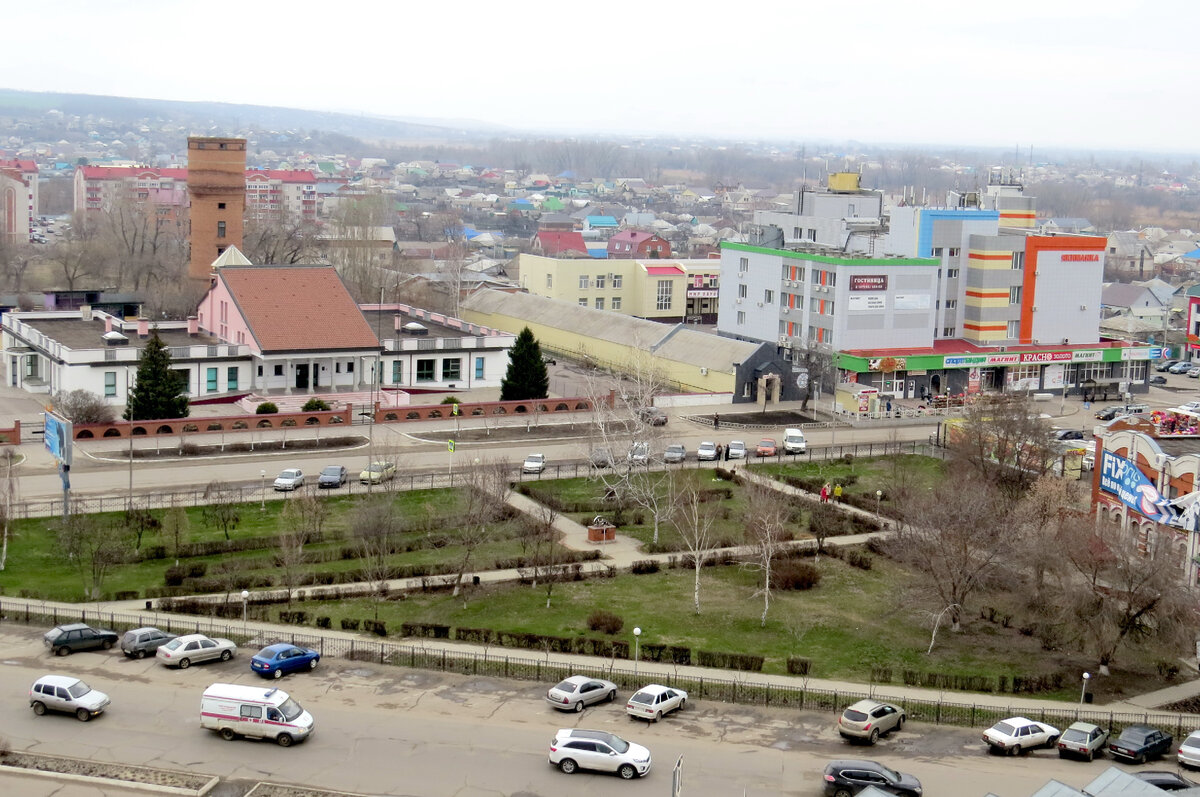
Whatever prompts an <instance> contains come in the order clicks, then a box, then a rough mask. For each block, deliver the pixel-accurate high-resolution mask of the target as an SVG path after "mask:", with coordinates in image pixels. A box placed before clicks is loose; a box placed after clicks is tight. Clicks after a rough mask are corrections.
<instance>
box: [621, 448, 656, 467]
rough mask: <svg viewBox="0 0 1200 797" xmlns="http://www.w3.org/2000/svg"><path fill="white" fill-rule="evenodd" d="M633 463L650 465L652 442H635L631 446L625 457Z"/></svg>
mask: <svg viewBox="0 0 1200 797" xmlns="http://www.w3.org/2000/svg"><path fill="white" fill-rule="evenodd" d="M625 458H626V459H628V460H629V462H630V463H631V464H633V465H649V464H650V444H649V443H634V444H633V445H632V446H630V447H629V453H628V454H627V455H626V457H625Z"/></svg>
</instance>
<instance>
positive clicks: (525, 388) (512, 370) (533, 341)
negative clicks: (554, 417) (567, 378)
mask: <svg viewBox="0 0 1200 797" xmlns="http://www.w3.org/2000/svg"><path fill="white" fill-rule="evenodd" d="M549 389H550V375H549V374H547V373H546V363H545V361H544V360H542V347H541V344H539V343H538V342H537V338H535V337H534V336H533V332H532V331H531V330H530V329H529V327H525V328H524V329H522V330H521V333H520V334H519V335H517V340H516V342H515V343H513V345H512V348H511V349H509V350H508V371H507V372H506V373H505V374H504V379H502V380H501V381H500V400H501V401H526V400H528V399H539V398H546V393H547V391H548V390H549Z"/></svg>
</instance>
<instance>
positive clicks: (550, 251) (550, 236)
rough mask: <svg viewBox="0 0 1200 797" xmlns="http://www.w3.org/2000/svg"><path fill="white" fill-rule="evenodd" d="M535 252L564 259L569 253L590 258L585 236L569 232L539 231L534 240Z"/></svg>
mask: <svg viewBox="0 0 1200 797" xmlns="http://www.w3.org/2000/svg"><path fill="white" fill-rule="evenodd" d="M533 251H534V252H535V253H536V254H539V255H545V256H546V257H562V256H563V255H564V254H565V253H567V252H577V253H578V254H579V255H580V256H581V257H589V255H588V249H587V244H586V243H584V240H583V235H582V234H580V233H578V232H574V231H567V230H539V231H538V234H537V236H535V237H534V239H533Z"/></svg>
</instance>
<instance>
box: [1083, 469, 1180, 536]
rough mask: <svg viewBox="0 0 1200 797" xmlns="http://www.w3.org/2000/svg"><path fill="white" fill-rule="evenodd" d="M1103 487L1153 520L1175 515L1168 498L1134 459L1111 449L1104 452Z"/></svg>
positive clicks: (1164, 520)
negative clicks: (1139, 468) (1117, 453)
mask: <svg viewBox="0 0 1200 797" xmlns="http://www.w3.org/2000/svg"><path fill="white" fill-rule="evenodd" d="M1100 489H1101V490H1103V491H1104V492H1106V493H1111V494H1112V495H1115V496H1117V498H1120V499H1121V503H1123V504H1125V506H1127V507H1129V508H1130V509H1132V510H1134V511H1135V512H1140V513H1141V514H1143V515H1145V516H1146V517H1148V518H1150V519H1151V520H1156V521H1158V522H1160V523H1167V522H1169V521H1170V520H1171V518H1172V517H1173V516H1174V513H1173V512H1172V511H1171V507H1170V504H1169V503H1168V502H1167V499H1166V498H1165V497H1164V496H1163V494H1162V493H1160V492H1159V491H1158V488H1157V487H1155V486H1154V483H1153V482H1151V481H1150V480H1149V479H1147V478H1146V475H1145V474H1144V473H1142V472H1141V471H1140V470H1138V467H1137V465H1135V464H1134V463H1133V461H1132V460H1129V459H1127V458H1125V457H1119V456H1117V455H1116V454H1113V453H1110V452H1108V451H1102V452H1101V457H1100Z"/></svg>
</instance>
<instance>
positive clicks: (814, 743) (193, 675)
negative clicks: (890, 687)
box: [0, 626, 1169, 797]
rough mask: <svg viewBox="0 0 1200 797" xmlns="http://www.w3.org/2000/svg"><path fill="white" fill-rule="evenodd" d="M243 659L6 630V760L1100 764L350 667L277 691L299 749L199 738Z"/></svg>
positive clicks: (918, 769)
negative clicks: (49, 676)
mask: <svg viewBox="0 0 1200 797" xmlns="http://www.w3.org/2000/svg"><path fill="white" fill-rule="evenodd" d="M247 666H248V665H247V662H246V657H245V654H244V653H243V654H242V655H241V656H239V657H238V658H237V659H234V660H233V661H231V662H229V663H225V664H221V663H217V664H212V665H205V666H196V667H192V668H191V669H189V670H186V671H178V670H167V669H164V668H162V667H160V666H158V665H157V664H156V663H155V662H154V661H153V660H147V661H132V660H127V659H125V658H124V657H123V656H121V655H120V654H119V653H118V652H116V651H110V652H107V653H78V654H75V655H73V656H70V657H67V658H65V659H52V658H50V657H49V656H48V655H47V654H46V653H45V652H44V650H43V649H42V648H41V645H40V641H39V640H38V638H37V634H36V632H35V631H31V630H28V629H22V628H13V627H11V626H10V627H7V628H5V629H3V630H0V712H2V714H3V716H4V717H5V722H4V731H3V732H4V735H5V736H7V738H8V740H9V741H10V743H11V744H12V747H13V749H15V750H29V751H45V752H56V753H63V752H69V753H70V754H73V755H77V756H80V757H84V758H90V759H94V760H100V761H109V762H113V761H117V762H126V763H131V764H146V765H152V766H162V767H168V768H174V769H185V770H188V771H192V772H197V773H204V774H212V775H218V776H220V777H222V778H224V779H238V780H257V779H271V780H276V781H283V782H291V783H301V784H310V785H314V786H320V787H324V788H340V789H346V790H351V791H360V792H366V793H371V794H392V795H421V796H422V797H424V796H426V795H428V796H430V797H432V795H445V794H454V795H456V796H461V797H475V796H476V795H479V796H480V797H482V796H483V795H488V796H489V797H494V796H495V795H506V796H507V795H512V796H513V797H516V796H517V795H520V796H521V797H533V796H534V795H547V797H548V796H549V795H559V794H563V793H565V791H564V790H565V789H569V790H570V793H571V794H573V795H582V796H583V797H591V796H592V795H618V794H619V795H622V797H624V796H625V795H631V794H634V795H651V794H653V795H662V794H664V793H666V791H667V789H669V788H670V767H671V765H673V763H674V762H675V760H676V759H677V758H678V757H679V756H683V757H684V772H685V779H684V784H685V786H684V794H686V795H687V797H709V795H712V796H713V797H717V796H718V795H719V797H729V795H735V794H744V795H748V797H766V796H767V795H771V796H772V797H778V795H783V794H787V795H812V796H813V797H816V796H817V795H819V794H821V779H820V771H821V769H822V768H823V766H824V765H825V763H826V762H827V761H828V760H829V759H831V758H837V757H869V758H874V759H878V760H880V761H883V762H885V763H888V764H889V765H891V766H893V767H896V768H899V769H901V770H904V771H908V772H911V773H913V774H915V775H917V776H918V777H919V778H920V779H921V780H922V782H923V783H924V785H925V793H926V794H927V795H953V796H954V797H967V796H969V795H983V794H985V793H987V792H989V791H990V792H993V793H995V794H997V795H1000V797H1024V796H1026V795H1030V794H1032V793H1033V792H1034V791H1036V790H1037V789H1038V788H1039V787H1040V786H1041V785H1043V784H1044V783H1045V782H1046V781H1047V780H1049V779H1051V778H1056V779H1058V780H1061V781H1062V782H1064V783H1068V784H1070V785H1073V786H1076V787H1079V786H1082V785H1084V784H1085V783H1087V782H1088V781H1090V780H1091V779H1092V778H1094V777H1095V776H1096V775H1098V774H1099V773H1100V772H1101V771H1103V770H1104V769H1105V768H1106V767H1107V766H1108V765H1109V762H1107V761H1095V762H1093V763H1091V764H1087V763H1083V762H1068V761H1061V760H1059V759H1058V758H1057V757H1056V756H1055V755H1054V754H1052V753H1050V752H1049V751H1036V752H1034V753H1031V754H1029V755H1027V756H1024V757H1022V758H1020V759H1008V758H1003V757H998V756H993V755H989V754H987V753H986V752H985V751H984V749H983V745H982V744H981V743H980V742H979V736H978V731H977V730H969V729H959V728H945V727H934V726H921V725H919V724H917V723H910V724H909V725H908V727H906V728H905V730H903V731H902V732H899V733H897V734H895V735H894V738H885V739H883V740H881V742H880V743H879V745H878V746H876V747H875V748H873V749H872V748H866V747H859V746H851V745H848V744H846V743H844V742H842V741H841V740H840V739H838V738H837V735H836V732H835V731H834V730H833V728H834V726H833V715H831V714H818V713H814V712H796V711H787V710H781V709H765V708H760V707H754V706H730V705H725V704H720V703H715V704H714V703H707V702H705V701H696V702H694V703H693V704H691V705H689V706H688V708H687V709H686V710H685V711H684V712H682V713H681V714H679V715H676V716H672V717H668V718H667V719H666V720H664V721H662V722H661V723H658V724H656V725H646V724H643V723H641V722H640V721H634V720H631V719H629V718H628V717H627V716H626V715H625V714H624V712H623V710H622V706H621V705H620V703H619V702H618V704H616V705H608V706H600V707H595V708H591V709H588V710H587V711H586V712H585V713H584V714H582V715H576V714H561V713H558V712H556V711H554V710H553V709H551V708H549V707H548V706H546V705H545V704H544V703H543V702H542V700H541V695H542V694H543V690H544V689H545V688H546V686H548V684H545V685H539V684H529V683H525V682H511V681H504V680H501V679H491V678H477V677H476V678H472V677H467V676H454V675H444V674H435V673H428V672H423V671H414V670H402V669H392V668H386V667H382V666H379V665H372V664H363V663H357V662H323V663H322V665H321V667H320V668H318V670H317V671H316V672H315V673H312V674H305V675H302V676H292V677H289V678H287V679H285V680H284V681H283V682H282V683H281V684H280V685H281V687H282V688H283V689H285V690H286V691H288V692H289V693H290V694H292V695H293V696H295V697H296V699H297V700H299V701H300V703H301V704H302V705H304V706H305V707H306V708H308V709H309V710H310V711H311V712H312V713H313V715H314V717H315V718H316V723H317V725H316V728H317V730H316V732H315V734H314V736H313V737H312V738H311V739H309V740H308V741H306V742H304V743H302V744H300V745H297V746H295V747H292V748H290V749H283V748H280V747H277V746H276V745H273V744H269V743H265V742H254V741H245V740H239V741H235V742H225V741H222V740H221V739H220V738H219V737H217V736H216V735H215V734H212V733H209V732H207V731H204V730H201V729H200V727H199V718H198V706H199V695H200V693H201V692H202V691H203V689H204V688H205V687H206V686H207V685H208V684H210V683H213V682H216V681H227V682H229V681H232V682H240V683H247V684H255V683H265V682H264V681H261V680H260V679H257V678H256V677H254V676H252V675H250V674H249V673H248V672H247ZM48 671H53V672H61V673H67V674H73V675H76V676H78V677H82V678H84V679H85V680H86V681H88V682H89V683H90V684H92V685H93V686H94V687H95V688H99V689H102V690H104V691H106V692H108V693H109V694H110V696H111V697H112V699H113V704H112V707H111V708H110V709H109V711H108V712H106V714H104V715H103V716H101V717H99V718H97V719H96V720H94V721H93V722H91V723H87V724H84V723H80V722H78V721H77V720H75V719H74V718H72V717H69V716H66V715H62V716H56V715H47V716H45V717H35V716H34V715H33V713H32V712H31V711H30V710H29V707H28V700H27V694H28V692H27V690H28V685H29V684H30V683H32V682H33V680H34V679H35V678H36V677H37V676H39V675H41V674H43V673H45V672H48ZM561 727H590V728H600V729H604V730H611V731H613V732H616V733H618V734H621V735H622V736H624V737H626V738H629V739H632V740H634V741H637V742H639V743H642V744H645V745H646V746H648V747H649V748H650V749H651V752H652V754H653V756H654V761H655V768H654V770H653V771H652V772H651V773H650V775H649V776H648V777H646V778H644V779H642V780H641V781H637V782H633V783H624V782H621V781H619V780H617V779H616V778H614V777H610V776H603V775H592V774H586V773H581V774H578V775H574V776H566V775H563V774H561V773H559V772H557V771H556V770H554V769H552V768H551V767H550V766H548V764H547V762H546V752H547V747H548V743H549V741H550V738H551V737H552V735H553V733H554V730H555V729H556V728H561ZM1168 766H1169V765H1168ZM16 781H17V779H16V778H13V779H8V778H6V777H5V776H3V775H0V789H3V791H4V792H5V793H10V794H18V793H19V794H21V795H22V797H24V795H31V796H36V795H42V794H45V795H50V794H57V793H58V792H57V791H55V790H53V789H51V788H50V787H49V786H48V785H45V786H44V788H39V789H37V790H32V789H33V785H42V784H32V783H31V785H30V790H26V785H27V784H26V783H24V782H22V783H21V784H20V788H21V790H20V791H19V792H18V791H13V790H12V789H13V788H15V787H16V785H17V784H16ZM568 784H569V785H568ZM73 793H75V794H84V793H88V792H82V791H78V792H73ZM91 793H98V792H91ZM114 793H115V792H114Z"/></svg>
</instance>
